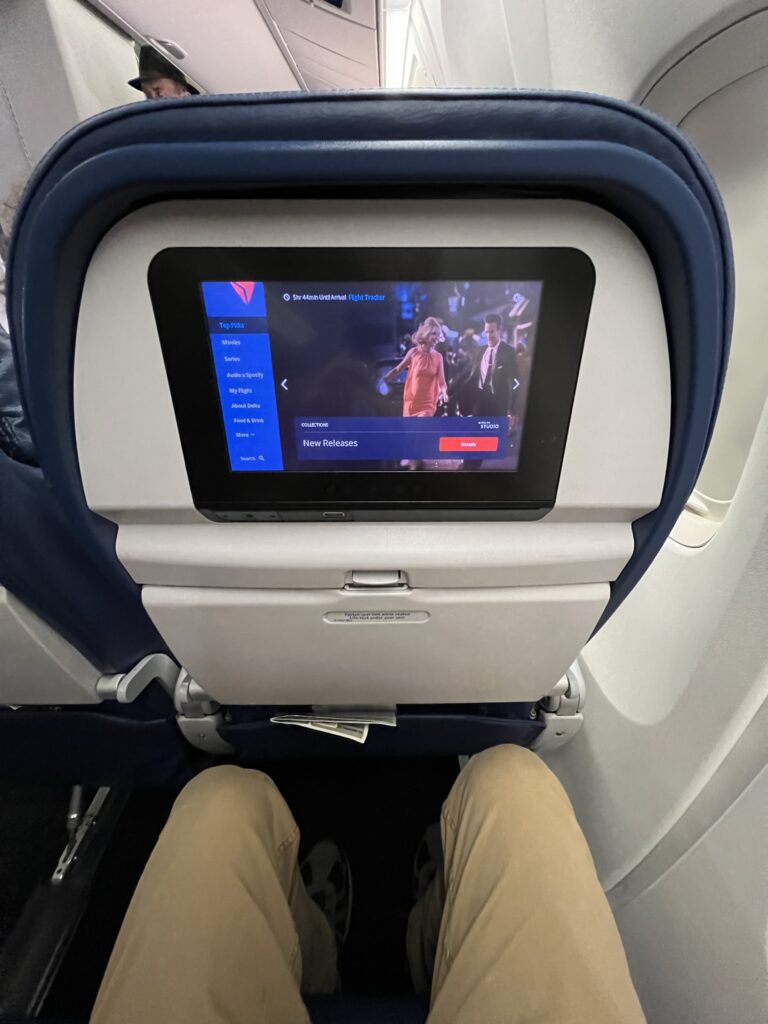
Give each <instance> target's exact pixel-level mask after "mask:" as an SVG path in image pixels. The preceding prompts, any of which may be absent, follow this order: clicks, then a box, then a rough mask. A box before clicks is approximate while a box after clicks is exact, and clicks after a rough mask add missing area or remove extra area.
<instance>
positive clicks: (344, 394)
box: [200, 280, 543, 473]
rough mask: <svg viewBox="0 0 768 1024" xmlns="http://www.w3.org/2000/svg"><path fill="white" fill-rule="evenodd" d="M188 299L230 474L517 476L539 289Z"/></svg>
mask: <svg viewBox="0 0 768 1024" xmlns="http://www.w3.org/2000/svg"><path fill="white" fill-rule="evenodd" d="M200 288H201V295H202V301H203V308H204V311H205V316H206V317H207V332H208V337H209V339H210V347H211V354H212V358H213V366H214V370H215V375H216V383H217V389H218V396H219V403H220V408H221V417H222V421H223V426H224V433H225V436H226V443H227V450H228V455H229V465H230V468H231V470H233V471H234V472H238V473H253V472H263V471H271V472H276V471H277V472H279V471H287V472H292V473H296V472H306V471H310V472H311V471H315V472H317V471H323V472H326V473H327V472H335V471H345V472H349V471H355V470H361V471H371V470H383V471H389V472H392V471H403V472H408V471H413V470H417V471H433V472H434V471H440V472H453V471H467V470H475V471H477V470H479V471H482V472H493V471H499V470H502V471H506V472H515V471H517V469H518V460H519V453H520V450H521V444H522V437H523V433H524V430H525V418H526V405H527V402H528V390H529V381H530V376H531V369H532V366H533V363H534V362H535V359H536V333H537V326H538V320H539V310H540V306H541V301H542V290H543V285H542V281H536V280H530V281H526V280H520V281H492V280H485V281H456V280H450V281H449V280H445V281H364V282H355V281H346V282H340V281H334V282H331V283H328V282H323V281H307V282H299V283H297V282H296V281H282V282H281V281H220V280H219V281H213V280H206V281H202V282H200Z"/></svg>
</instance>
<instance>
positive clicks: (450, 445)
mask: <svg viewBox="0 0 768 1024" xmlns="http://www.w3.org/2000/svg"><path fill="white" fill-rule="evenodd" d="M498 450H499V439H498V437H441V438H440V451H441V452H497V451H498Z"/></svg>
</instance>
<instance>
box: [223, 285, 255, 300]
mask: <svg viewBox="0 0 768 1024" xmlns="http://www.w3.org/2000/svg"><path fill="white" fill-rule="evenodd" d="M229 283H230V284H231V285H232V287H233V288H234V289H235V291H236V292H237V294H238V295H239V296H240V298H241V299H242V300H243V302H244V303H245V305H246V306H247V305H248V304H249V303H250V301H251V299H252V298H253V289H254V288H255V287H256V282H255V281H230V282H229Z"/></svg>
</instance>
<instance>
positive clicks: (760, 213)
mask: <svg viewBox="0 0 768 1024" xmlns="http://www.w3.org/2000/svg"><path fill="white" fill-rule="evenodd" d="M767 96H768V68H763V69H761V70H758V71H754V72H753V73H752V74H749V75H747V76H746V77H744V78H741V79H739V80H738V81H736V82H733V83H731V84H730V85H728V86H726V87H725V88H723V89H720V90H719V91H718V92H717V93H715V94H714V95H712V96H710V97H709V98H708V99H706V100H705V101H704V102H703V103H700V104H699V105H698V106H696V107H695V109H694V110H693V111H692V112H691V113H690V114H688V115H687V116H686V117H685V118H684V119H683V121H682V123H681V126H680V127H681V128H682V129H683V131H684V132H685V133H686V134H687V135H688V137H689V138H690V139H691V140H692V141H693V143H694V144H695V145H696V147H697V148H698V149H699V151H700V152H701V153H702V155H703V156H704V159H705V160H706V161H707V162H708V164H709V166H710V168H711V169H712V171H713V173H714V175H715V179H716V181H717V183H718V186H719V188H720V191H721V193H722V195H723V199H724V202H725V205H726V209H727V212H728V218H729V221H730V225H731V232H732V235H733V246H734V260H735V265H736V278H737V280H738V289H737V294H736V308H735V318H734V332H733V342H732V346H731V356H730V362H729V366H728V374H727V376H726V381H725V387H724V390H723V397H722V403H721V406H720V412H719V415H718V419H717V423H716V425H715V431H714V434H713V437H712V444H711V446H710V449H709V452H708V454H707V458H706V460H705V462H704V466H703V468H702V471H701V475H700V477H699V481H698V484H697V487H696V490H695V491H694V493H693V495H692V496H691V500H690V501H689V503H688V506H687V508H686V510H685V512H684V513H683V515H682V516H681V519H680V520H679V522H678V524H677V526H676V527H675V530H674V531H673V534H672V536H673V538H674V539H675V540H677V541H679V542H680V543H683V544H685V545H686V546H689V547H701V546H702V545H703V544H706V543H707V542H708V541H709V540H710V539H711V538H712V537H713V536H714V535H715V533H716V532H717V528H718V526H719V524H720V523H721V522H722V521H723V520H724V518H725V516H726V515H727V513H728V509H729V508H730V505H731V503H732V501H733V499H734V497H735V494H736V490H737V488H738V485H739V481H740V479H741V476H742V473H743V470H744V466H745V464H746V461H747V458H748V456H749V452H750V448H751V447H752V442H753V440H754V438H755V433H756V431H757V427H758V422H759V420H760V416H761V413H762V411H763V406H764V404H765V399H766V396H767V395H768V353H767V352H766V347H765V338H764V325H765V322H766V318H768V294H767V293H766V291H765V284H764V274H763V268H764V266H765V262H766V259H768V242H767V241H766V239H768V211H766V209H765V204H764V203H763V202H762V201H761V197H762V196H763V195H764V194H765V188H766V186H767V185H768V132H767V131H766V130H765V126H764V125H763V123H762V121H761V120H760V117H759V114H758V111H759V110H760V108H761V107H764V105H765V99H766V97H767Z"/></svg>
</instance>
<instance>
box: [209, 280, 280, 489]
mask: <svg viewBox="0 0 768 1024" xmlns="http://www.w3.org/2000/svg"><path fill="white" fill-rule="evenodd" d="M203 297H204V300H205V308H206V312H207V314H208V317H209V329H210V331H211V334H210V338H211V350H212V352H213V362H214V366H215V369H216V380H217V383H218V387H219V398H220V401H221V412H222V416H223V419H224V430H225V433H226V437H227V447H228V449H229V462H230V466H231V467H232V469H233V470H234V471H236V472H237V471H247V472H254V471H258V470H273V471H274V470H281V469H282V468H283V454H282V445H281V442H280V426H279V423H278V419H277V398H276V396H275V381H274V375H273V372H272V352H271V349H270V342H269V334H268V333H267V329H266V328H267V320H266V301H265V297H264V285H263V284H262V283H261V282H259V281H205V282H203ZM258 328H261V330H259V329H258Z"/></svg>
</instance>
